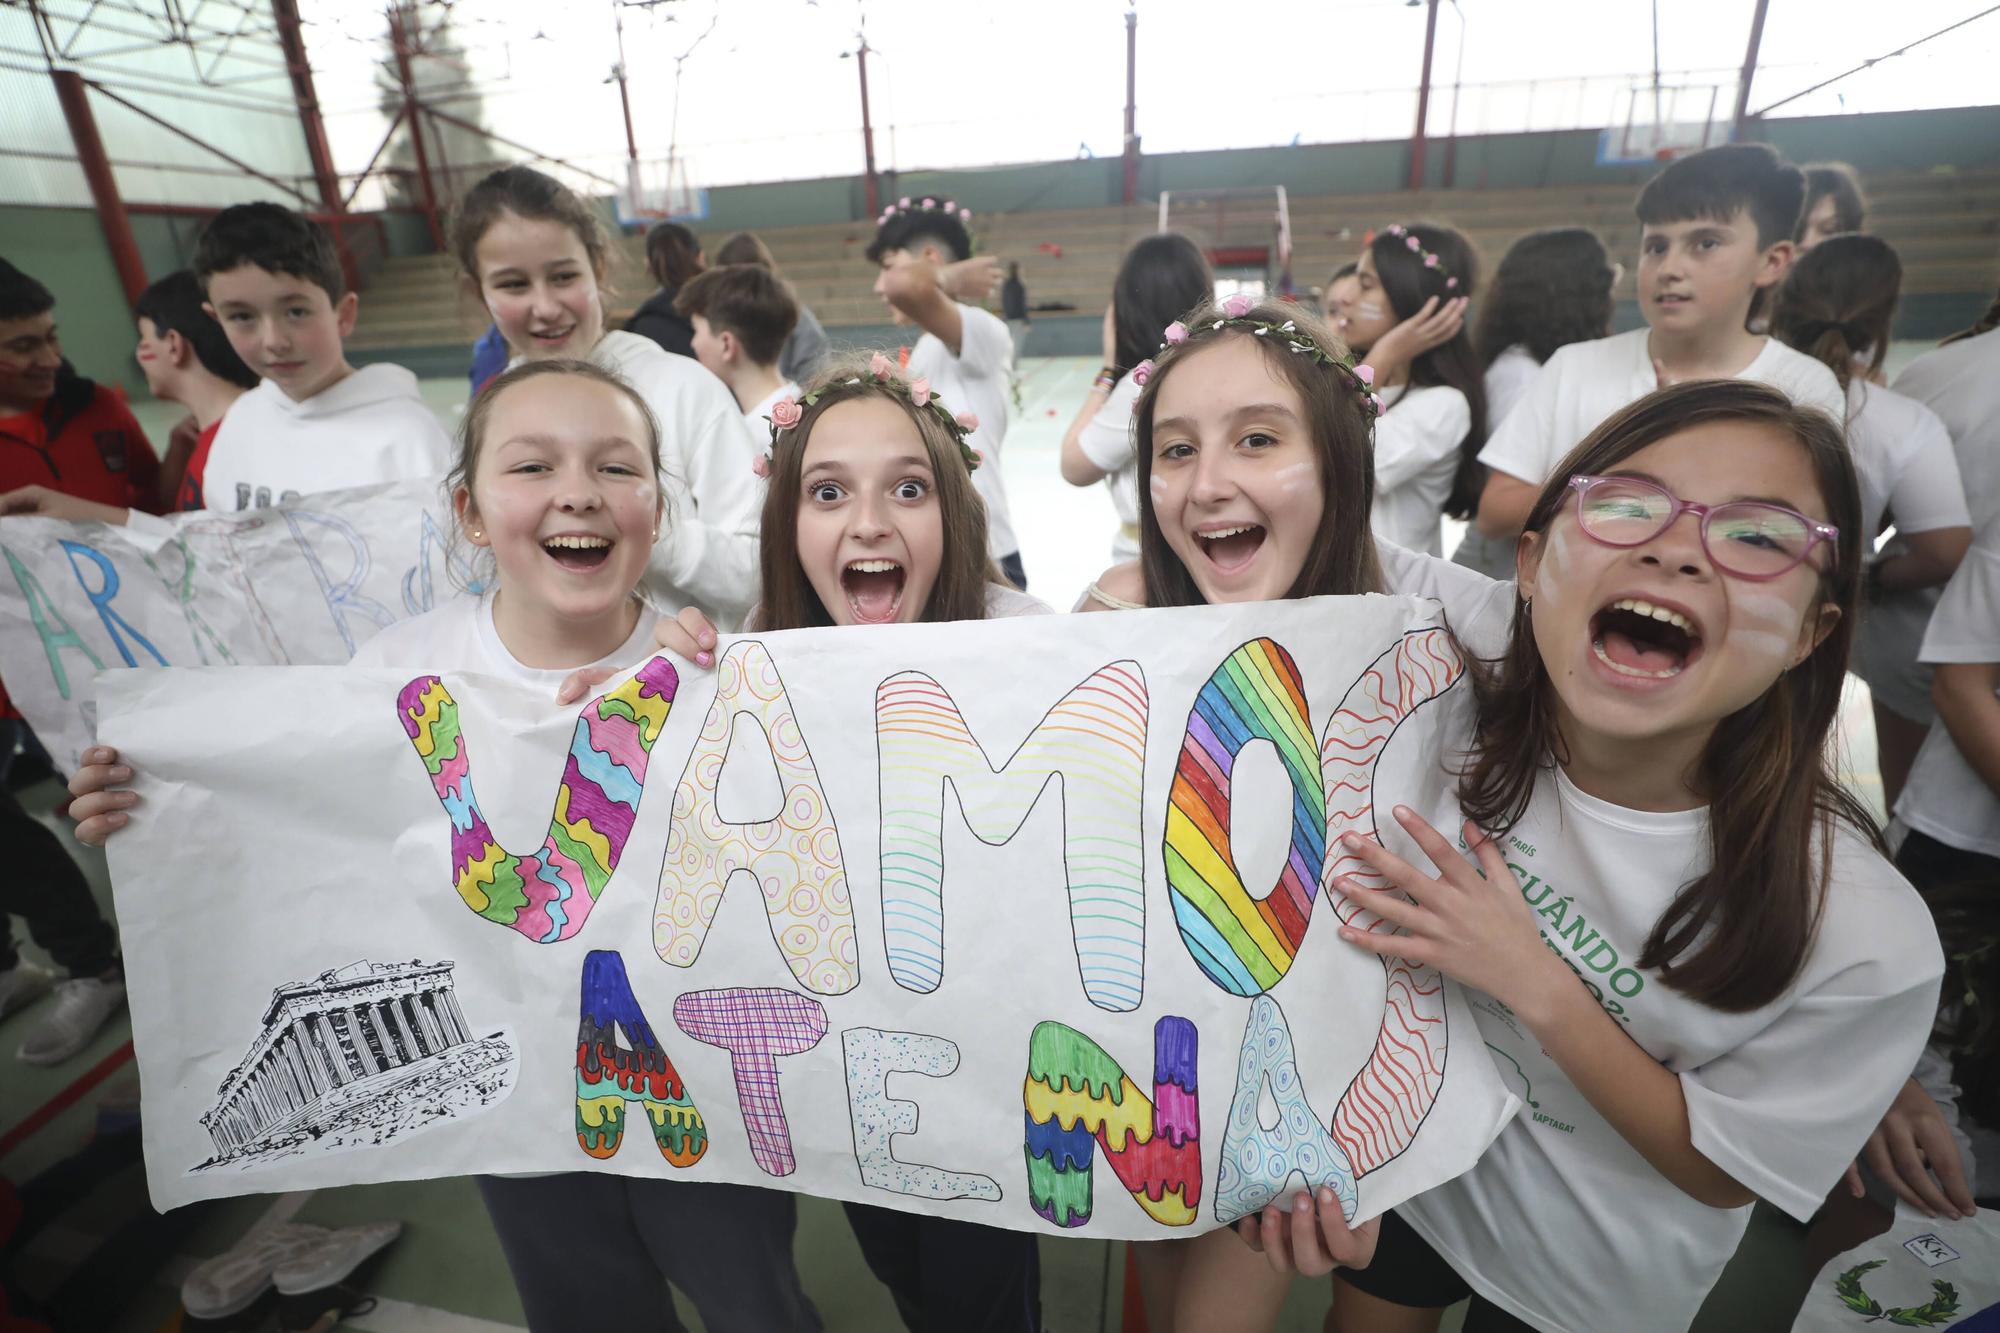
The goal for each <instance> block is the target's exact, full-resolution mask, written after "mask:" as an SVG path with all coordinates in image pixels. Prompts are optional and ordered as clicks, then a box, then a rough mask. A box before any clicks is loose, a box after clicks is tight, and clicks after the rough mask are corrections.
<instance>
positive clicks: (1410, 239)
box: [1382, 222, 1458, 292]
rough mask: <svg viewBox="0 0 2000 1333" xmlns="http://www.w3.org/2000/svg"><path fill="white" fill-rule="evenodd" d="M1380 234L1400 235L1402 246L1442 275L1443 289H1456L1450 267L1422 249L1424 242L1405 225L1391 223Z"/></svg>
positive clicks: (1455, 280) (1455, 282)
mask: <svg viewBox="0 0 2000 1333" xmlns="http://www.w3.org/2000/svg"><path fill="white" fill-rule="evenodd" d="M1382 234H1383V235H1385V236H1398V237H1401V238H1402V241H1403V244H1404V246H1406V247H1407V248H1408V249H1409V251H1410V253H1411V254H1413V255H1415V256H1417V258H1419V259H1421V260H1423V261H1424V267H1425V268H1431V269H1436V270H1437V271H1438V272H1439V273H1441V274H1443V275H1444V289H1445V290H1446V291H1448V292H1455V291H1457V290H1458V278H1457V277H1456V276H1455V275H1454V274H1453V273H1452V271H1451V270H1450V269H1448V268H1446V267H1445V266H1444V261H1443V260H1441V259H1439V258H1438V257H1437V256H1436V255H1434V254H1432V253H1431V252H1430V251H1428V250H1426V249H1424V243H1423V242H1422V241H1420V240H1418V239H1417V238H1416V237H1414V236H1412V235H1411V234H1410V229H1409V228H1408V227H1405V226H1404V225H1403V224H1402V223H1400V222H1397V223H1393V224H1391V225H1389V226H1387V227H1384V228H1382Z"/></svg>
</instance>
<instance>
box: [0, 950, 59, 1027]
mask: <svg viewBox="0 0 2000 1333" xmlns="http://www.w3.org/2000/svg"><path fill="white" fill-rule="evenodd" d="M48 988H49V974H48V973H46V972H44V971H42V969H40V968H39V967H30V966H28V965H27V964H26V963H16V964H15V965H14V966H13V967H10V968H8V969H7V970H6V971H4V972H0V1018H5V1017H7V1015H9V1014H11V1013H13V1012H14V1011H15V1010H17V1009H25V1008H27V1007H28V1006H29V1005H31V1004H33V1003H34V1002H35V1001H36V1000H39V999H41V998H42V992H43V991H45V990H47V989H48Z"/></svg>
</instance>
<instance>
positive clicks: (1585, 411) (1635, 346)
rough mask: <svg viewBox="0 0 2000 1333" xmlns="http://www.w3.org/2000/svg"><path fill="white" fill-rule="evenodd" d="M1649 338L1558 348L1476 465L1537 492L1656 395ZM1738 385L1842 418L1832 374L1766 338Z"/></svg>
mask: <svg viewBox="0 0 2000 1333" xmlns="http://www.w3.org/2000/svg"><path fill="white" fill-rule="evenodd" d="M1651 332H1652V331H1651V330H1650V329H1633V330H1632V331H1631V332H1630V333H1620V334H1615V335H1613V336H1612V337H1609V338H1593V339H1591V340H1590V341H1588V342H1580V343H1571V344H1569V346H1567V347H1559V348H1557V349H1556V353H1555V355H1554V356H1552V357H1550V358H1549V359H1548V362H1547V363H1546V364H1545V365H1543V367H1542V373H1541V374H1540V375H1537V376H1536V377H1535V380H1534V382H1533V383H1532V384H1530V385H1529V386H1528V391H1527V392H1526V393H1525V394H1523V395H1522V396H1521V398H1520V400H1519V401H1518V402H1517V403H1515V405H1514V407H1513V409H1512V410H1511V411H1509V412H1508V414H1507V419H1506V420H1505V421H1502V422H1501V423H1500V425H1499V426H1498V427H1497V428H1496V429H1495V430H1494V431H1493V433H1492V434H1491V435H1490V436H1488V437H1487V440H1486V447H1485V448H1484V449H1482V450H1480V451H1479V461H1480V462H1482V463H1484V464H1486V466H1488V467H1490V468H1492V469H1493V470H1494V471H1496V472H1504V473H1506V474H1507V475H1508V476H1510V477H1514V478H1517V479H1518V480H1521V481H1525V482H1528V483H1529V484H1531V485H1535V486H1539V485H1541V484H1542V482H1543V481H1545V480H1547V479H1548V477H1549V475H1550V474H1551V473H1553V472H1554V471H1555V470H1556V464H1558V463H1560V462H1561V461H1562V460H1563V458H1564V457H1565V456H1567V455H1568V453H1569V451H1570V450H1572V449H1574V448H1575V447H1576V446H1577V445H1578V444H1580V443H1582V442H1583V438H1584V436H1586V435H1588V434H1590V432H1591V431H1593V430H1595V429H1597V426H1598V424H1599V423H1600V422H1602V421H1603V420H1604V419H1605V418H1606V417H1608V416H1610V415H1611V414H1612V413H1613V412H1616V411H1617V410H1618V409H1619V408H1621V407H1624V406H1626V405H1627V404H1629V403H1635V402H1637V401H1638V400H1639V399H1641V398H1644V397H1645V396H1646V395H1647V394H1649V393H1651V392H1653V390H1654V389H1656V388H1658V387H1659V379H1658V376H1657V374H1656V372H1655V371H1654V370H1653V358H1652V354H1651V353H1650V352H1649V351H1648V350H1647V344H1646V339H1647V338H1648V336H1650V334H1651ZM1736 378H1737V379H1741V380H1759V381H1761V382H1763V383H1765V384H1769V385H1772V386H1774V387H1776V388H1780V389H1783V390H1784V391H1785V392H1786V393H1788V394H1790V395H1791V397H1792V399H1793V401H1794V402H1797V403H1799V404H1800V405H1802V406H1805V407H1817V408H1819V409H1820V410H1821V411H1823V412H1825V413H1826V414H1827V415H1828V416H1830V417H1832V418H1833V419H1834V420H1835V421H1839V420H1841V419H1842V417H1843V415H1844V414H1845V413H1846V410H1847V401H1846V399H1845V398H1844V397H1843V396H1842V394H1841V392H1840V381H1839V380H1836V379H1835V378H1834V377H1833V372H1832V371H1830V370H1828V369H1827V368H1826V367H1825V366H1823V365H1821V364H1820V363H1819V362H1817V361H1815V360H1813V359H1812V358H1811V357H1809V356H1804V355H1801V354H1800V353H1798V352H1794V351H1793V350H1792V349H1791V348H1789V347H1787V346H1785V345H1784V344H1783V343H1781V342H1779V341H1778V340H1777V339H1776V338H1766V339H1765V340H1764V350H1763V351H1761V352H1759V353H1758V354H1757V356H1756V359H1755V360H1753V361H1752V362H1751V363H1750V364H1749V365H1747V366H1745V367H1743V369H1742V370H1741V371H1740V372H1738V373H1737V375H1736Z"/></svg>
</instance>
